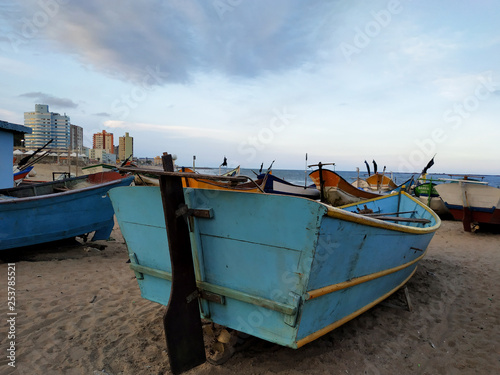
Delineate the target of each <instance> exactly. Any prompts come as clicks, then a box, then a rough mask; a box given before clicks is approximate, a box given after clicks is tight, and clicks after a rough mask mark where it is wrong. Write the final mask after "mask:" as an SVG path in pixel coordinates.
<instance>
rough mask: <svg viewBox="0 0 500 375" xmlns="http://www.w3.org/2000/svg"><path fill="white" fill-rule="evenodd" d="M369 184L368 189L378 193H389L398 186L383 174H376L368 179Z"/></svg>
mask: <svg viewBox="0 0 500 375" xmlns="http://www.w3.org/2000/svg"><path fill="white" fill-rule="evenodd" d="M366 182H368V187H369V188H370V189H372V190H376V191H388V190H393V189H395V188H397V187H398V186H397V185H396V184H395V183H394V181H392V180H391V179H390V178H389V177H387V176H385V175H383V174H381V173H375V174H372V175H371V176H370V177H368V178H366Z"/></svg>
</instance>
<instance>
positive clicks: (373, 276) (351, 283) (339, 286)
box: [306, 250, 427, 300]
mask: <svg viewBox="0 0 500 375" xmlns="http://www.w3.org/2000/svg"><path fill="white" fill-rule="evenodd" d="M426 252H427V250H426V251H425V252H424V253H423V254H422V255H420V256H419V257H418V258H415V259H413V260H412V261H411V262H408V263H405V264H402V265H400V266H397V267H394V268H389V269H387V270H384V271H380V272H375V273H371V274H369V275H365V276H361V277H356V278H355V279H352V280H349V281H343V282H341V283H338V284H333V285H328V286H325V287H323V288H319V289H315V290H311V291H310V292H307V294H306V300H310V299H313V298H318V297H321V296H324V295H325V294H329V293H333V292H336V291H338V290H342V289H347V288H350V287H352V286H355V285H358V284H362V283H365V282H368V281H372V280H375V279H378V278H379V277H383V276H387V275H390V274H391V273H394V272H398V271H401V270H402V269H404V268H407V267H410V266H411V265H412V264H415V263H417V262H418V261H419V260H420V259H422V258H423V257H424V256H425V253H426Z"/></svg>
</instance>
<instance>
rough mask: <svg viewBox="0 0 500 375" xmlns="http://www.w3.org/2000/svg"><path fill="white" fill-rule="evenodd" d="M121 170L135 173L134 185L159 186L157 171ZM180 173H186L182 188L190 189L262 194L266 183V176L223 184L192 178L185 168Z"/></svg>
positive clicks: (221, 182) (189, 171)
mask: <svg viewBox="0 0 500 375" xmlns="http://www.w3.org/2000/svg"><path fill="white" fill-rule="evenodd" d="M133 167H135V166H133ZM122 169H123V170H127V171H129V172H132V173H136V179H135V183H136V185H146V186H159V185H160V181H159V179H158V176H156V175H154V172H155V171H158V170H151V174H149V173H147V172H145V171H146V169H142V170H141V172H140V173H137V172H134V169H132V168H122ZM181 172H183V173H186V177H183V178H182V187H191V188H195V189H211V190H238V191H242V192H246V193H264V186H265V185H266V181H267V175H266V176H264V178H261V179H257V180H255V181H254V180H251V179H250V178H248V180H249V182H243V183H241V182H240V183H234V182H225V181H224V182H223V181H216V180H208V179H204V178H197V177H192V176H193V174H194V175H196V172H194V171H193V170H192V169H191V168H187V167H182V168H181ZM187 175H189V177H187ZM214 177H217V176H214Z"/></svg>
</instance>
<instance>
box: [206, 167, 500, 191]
mask: <svg viewBox="0 0 500 375" xmlns="http://www.w3.org/2000/svg"><path fill="white" fill-rule="evenodd" d="M229 170H230V168H229V169H227V171H229ZM224 171H226V170H225V169H224V168H223V169H222V170H221V172H222V173H223V172H224ZM312 171H313V169H311V168H309V169H308V170H307V172H304V170H292V169H273V174H274V175H275V176H276V177H279V178H282V179H284V180H286V181H288V182H290V183H292V184H296V185H304V183H306V184H307V185H311V184H312V183H313V182H312V181H311V179H310V178H309V173H310V172H312ZM199 172H200V173H210V174H212V173H213V174H217V173H218V172H219V170H218V169H211V170H199ZM254 172H256V173H258V172H259V170H258V169H253V170H252V169H244V168H242V169H241V173H240V174H241V175H244V176H248V177H251V178H255V173H254ZM335 172H337V173H338V174H339V175H341V176H342V177H343V178H344V179H346V180H347V181H348V182H350V183H352V182H354V181H355V180H356V178H357V177H358V172H356V171H335ZM386 176H388V177H390V178H392V180H393V181H394V182H395V183H396V184H397V185H399V184H402V183H403V182H405V181H406V180H408V179H409V178H410V177H411V176H415V178H417V177H418V173H415V174H414V173H399V172H395V173H391V172H388V173H386ZM359 177H360V178H366V177H368V173H367V172H366V171H365V172H361V171H360V172H359ZM427 178H432V179H433V180H438V179H450V178H462V177H457V176H456V175H455V176H454V177H453V176H451V175H448V174H441V173H439V174H437V173H429V174H427ZM470 178H474V179H476V180H478V181H485V182H488V184H489V185H490V186H493V187H498V188H500V176H499V175H484V176H479V177H470ZM445 182H449V181H442V182H440V181H436V183H445Z"/></svg>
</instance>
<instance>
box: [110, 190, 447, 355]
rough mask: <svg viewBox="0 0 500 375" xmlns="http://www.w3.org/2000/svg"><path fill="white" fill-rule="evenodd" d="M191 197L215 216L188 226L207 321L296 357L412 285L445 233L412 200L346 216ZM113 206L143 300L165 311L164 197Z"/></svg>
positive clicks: (296, 201) (122, 200)
mask: <svg viewBox="0 0 500 375" xmlns="http://www.w3.org/2000/svg"><path fill="white" fill-rule="evenodd" d="M184 194H185V200H186V204H187V205H188V207H189V208H192V209H194V208H197V209H211V210H212V212H213V217H212V218H211V219H202V218H197V217H188V218H187V220H189V223H190V228H191V232H190V235H191V243H192V244H194V245H193V248H192V253H193V262H194V265H195V269H196V268H198V270H197V271H196V276H197V279H198V280H197V285H198V288H199V290H200V294H201V296H202V298H201V299H200V302H201V303H200V314H201V316H202V317H203V318H206V319H209V320H212V321H213V322H215V323H218V324H221V325H224V326H227V327H229V328H233V329H236V330H239V331H242V332H245V333H248V334H250V335H254V336H257V337H260V338H262V339H264V340H267V341H270V342H274V343H278V344H280V345H284V346H288V347H292V348H298V347H300V346H302V345H304V344H306V343H307V342H310V341H311V340H314V339H315V338H317V337H319V336H321V335H322V334H324V333H326V332H329V331H330V330H332V329H334V328H336V327H337V326H339V325H341V324H343V323H344V322H346V321H348V320H350V319H352V318H354V317H355V316H357V315H359V314H361V313H362V312H364V311H366V310H367V309H369V308H370V307H372V306H374V305H375V304H376V303H378V302H380V301H381V300H382V299H384V298H386V297H388V296H389V295H390V294H391V293H393V292H394V291H396V290H397V289H398V288H399V287H401V286H402V285H404V283H406V281H407V280H408V279H409V278H410V277H411V275H412V274H413V273H414V272H415V269H416V267H417V264H418V261H419V260H420V259H421V258H422V256H423V255H424V254H425V250H426V248H427V245H428V243H429V242H430V240H431V238H432V236H433V234H434V232H435V231H436V230H437V228H438V227H439V225H440V219H439V217H438V216H437V215H436V214H435V213H434V212H433V211H432V210H430V209H428V208H427V207H425V206H424V205H422V204H421V203H419V202H417V201H416V200H414V199H413V198H411V197H410V196H409V195H407V194H405V193H403V194H402V195H401V196H398V195H390V196H387V197H380V198H377V199H375V200H372V201H365V202H361V204H359V205H349V206H347V207H344V208H342V209H340V208H334V207H331V206H327V205H325V204H322V203H319V202H316V201H313V200H309V199H303V198H298V197H291V196H282V195H271V194H252V193H250V194H241V193H238V192H231V191H215V190H203V189H191V188H187V189H185V190H184ZM110 197H111V200H112V202H113V205H114V207H115V212H116V216H117V219H118V222H119V224H120V228H121V230H122V233H123V235H124V238H125V240H126V243H127V246H128V249H129V252H130V255H131V260H132V264H131V268H132V269H133V270H134V271H135V272H136V274H139V275H140V276H141V277H138V283H139V287H140V289H141V294H142V296H143V297H144V298H146V299H149V300H152V301H155V302H158V303H161V304H164V305H166V304H167V303H168V298H169V291H170V287H171V282H170V277H171V276H170V273H171V266H170V260H169V254H168V245H167V239H166V232H165V222H164V219H163V212H162V208H161V204H159V202H160V201H161V197H160V192H159V189H158V188H155V187H130V188H117V189H113V190H112V191H111V192H110ZM130 202H136V204H130ZM365 205H366V206H367V207H369V208H370V209H371V210H372V211H373V212H375V213H378V212H394V211H398V206H399V211H401V212H407V213H405V214H401V215H400V216H401V217H403V216H404V217H407V218H411V217H421V216H423V217H426V218H428V219H429V220H430V222H429V224H421V223H409V224H408V225H402V224H397V223H390V222H387V221H381V220H378V219H376V218H372V217H366V216H363V215H360V214H359V213H355V212H358V209H364V206H365ZM205 292H208V293H212V294H214V295H216V296H219V298H208V297H207V298H204V297H203V293H205ZM215 300H217V301H219V302H214V301H215Z"/></svg>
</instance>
